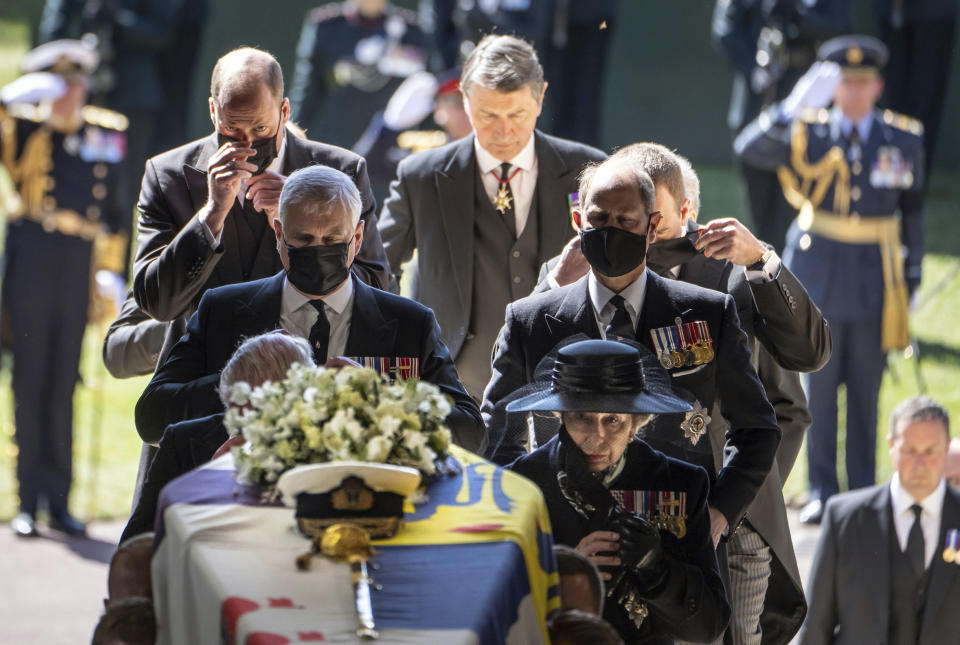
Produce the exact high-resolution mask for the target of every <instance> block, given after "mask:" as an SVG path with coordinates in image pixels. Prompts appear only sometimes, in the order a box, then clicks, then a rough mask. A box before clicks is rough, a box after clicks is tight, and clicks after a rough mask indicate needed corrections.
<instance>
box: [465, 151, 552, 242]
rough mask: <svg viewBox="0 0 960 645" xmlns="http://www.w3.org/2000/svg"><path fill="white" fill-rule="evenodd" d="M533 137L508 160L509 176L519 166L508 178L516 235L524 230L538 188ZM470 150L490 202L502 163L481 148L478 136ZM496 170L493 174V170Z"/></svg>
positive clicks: (493, 199) (496, 186) (494, 192)
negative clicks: (509, 178)
mask: <svg viewBox="0 0 960 645" xmlns="http://www.w3.org/2000/svg"><path fill="white" fill-rule="evenodd" d="M533 142H534V137H533V135H532V134H531V135H530V141H528V142H527V145H525V146H524V147H523V150H521V151H520V152H519V153H518V154H517V156H516V157H514V158H513V159H510V172H509V173H508V174H507V176H508V177H509V176H510V175H513V173H514V171H516V170H517V169H518V168H519V169H520V171H519V172H517V174H516V176H514V178H513V179H511V180H510V191H511V192H512V193H513V214H514V216H515V217H516V226H517V229H516V231H517V237H520V234H521V233H522V232H523V227H524V226H526V225H527V218H528V217H529V216H530V206H531V205H532V204H533V195H534V193H535V192H536V190H537V168H538V164H537V152H536V150H535V149H534V145H533ZM473 149H474V151H475V152H476V155H477V166H478V167H479V168H480V177H481V179H482V180H483V189H484V191H486V193H487V197H489V198H490V202H491V203H495V202H496V197H497V192H498V191H499V190H500V164H502V163H503V162H502V161H501V160H499V159H497V158H496V157H494V156H493V155H492V154H490V153H489V152H487V151H486V150H484V149H483V148H481V147H480V143H479V142H478V141H477V138H476V137H474V138H473ZM491 170H492V171H493V173H496V176H494V174H493V173H491V172H490V171H491Z"/></svg>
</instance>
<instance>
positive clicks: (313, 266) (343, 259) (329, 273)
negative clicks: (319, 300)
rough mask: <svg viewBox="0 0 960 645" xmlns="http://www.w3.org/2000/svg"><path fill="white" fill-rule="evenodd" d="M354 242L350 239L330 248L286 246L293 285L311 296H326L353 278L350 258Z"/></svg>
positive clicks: (290, 278)
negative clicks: (348, 259)
mask: <svg viewBox="0 0 960 645" xmlns="http://www.w3.org/2000/svg"><path fill="white" fill-rule="evenodd" d="M352 243H353V240H352V239H351V240H350V242H341V243H340V244H330V245H320V244H318V245H316V246H301V247H293V246H290V245H289V244H287V257H289V258H290V268H289V269H287V279H288V280H290V284H292V285H293V286H295V287H296V288H297V289H299V290H300V291H302V292H303V293H306V294H309V295H311V296H325V295H327V294H328V293H330V292H331V291H333V290H334V289H336V288H337V287H339V286H340V284H341V283H342V282H343V281H344V280H346V279H347V278H349V277H350V267H349V266H347V257H348V256H349V253H350V245H351V244H352Z"/></svg>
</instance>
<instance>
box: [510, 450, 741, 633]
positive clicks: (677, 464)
mask: <svg viewBox="0 0 960 645" xmlns="http://www.w3.org/2000/svg"><path fill="white" fill-rule="evenodd" d="M561 446H562V442H561V440H560V437H559V436H557V437H554V438H553V439H551V440H550V441H549V442H547V443H546V444H545V445H543V446H542V447H540V448H539V449H537V450H535V451H534V452H532V453H530V454H528V455H524V456H522V457H520V458H519V459H517V460H516V461H515V462H514V463H513V464H511V465H510V467H509V468H510V469H511V470H513V471H514V472H516V473H519V474H521V475H523V476H524V477H527V478H529V479H531V480H532V481H533V482H534V483H536V484H537V485H538V486H539V487H540V490H541V491H542V492H543V496H544V499H545V501H546V503H547V510H548V512H549V513H550V525H551V527H552V531H553V539H554V541H555V542H556V543H559V544H566V545H568V546H571V547H576V546H577V544H578V543H579V542H580V540H581V539H583V538H584V537H586V536H587V535H588V534H589V533H591V532H592V531H593V530H595V529H593V528H591V527H590V526H589V522H588V520H587V519H586V518H584V517H583V516H582V515H580V514H579V513H577V512H576V511H575V510H574V508H573V507H572V506H571V505H570V503H569V502H567V500H566V498H565V497H564V496H563V493H562V492H561V490H560V486H559V484H558V483H557V472H558V471H559V470H560V468H561V465H562V463H563V461H562V457H561V454H560V452H561ZM626 454H627V457H626V465H625V466H624V469H623V472H622V473H621V474H620V475H619V476H618V477H617V479H615V480H614V481H613V482H612V484H611V486H610V488H611V489H614V490H647V491H674V492H685V493H686V495H687V498H686V508H687V519H686V529H687V531H686V534H685V535H684V537H683V538H681V539H676V538H675V537H674V536H673V535H671V534H668V533H665V532H663V531H661V537H662V544H663V547H664V550H665V552H666V554H667V558H668V561H669V573H668V574H667V578H666V585H665V586H664V587H663V588H662V589H660V590H658V591H657V592H656V593H655V594H651V595H647V596H643V600H644V602H646V604H647V608H648V609H649V611H650V614H649V616H647V618H646V619H645V620H644V622H643V623H642V624H641V626H640V629H639V630H637V629H636V628H634V626H633V623H632V622H628V618H627V616H626V614H625V612H624V611H623V609H622V607H620V605H619V604H617V602H616V601H615V600H614V599H610V598H608V599H607V601H606V603H605V607H604V618H606V619H607V620H608V621H610V622H611V624H613V625H614V626H615V627H616V628H617V630H618V631H619V632H620V634H621V635H622V636H623V637H624V639H625V640H627V642H630V643H672V642H673V641H672V638H674V637H675V638H682V639H684V640H691V641H698V642H699V641H709V640H712V639H714V638H716V637H717V636H718V635H719V634H721V633H722V632H723V630H724V629H725V628H726V625H727V621H728V620H729V617H730V606H729V605H728V604H727V600H726V595H725V593H724V589H723V582H722V581H721V579H720V573H719V570H718V566H717V556H716V553H715V552H714V549H713V542H712V541H711V538H710V515H709V513H708V512H707V492H708V490H709V484H708V480H707V474H706V472H704V470H703V469H702V468H700V467H698V466H693V465H690V464H688V463H685V462H682V461H680V460H678V459H673V458H672V457H667V456H666V455H664V454H663V453H661V452H658V451H656V450H654V449H652V448H651V447H650V446H648V445H647V444H646V443H644V442H643V441H640V440H635V441H633V442H632V443H630V444H629V445H628V446H627V453H626Z"/></svg>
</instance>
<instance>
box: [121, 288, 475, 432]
mask: <svg viewBox="0 0 960 645" xmlns="http://www.w3.org/2000/svg"><path fill="white" fill-rule="evenodd" d="M284 277H285V273H283V272H280V273H278V274H277V275H275V276H273V277H270V278H264V279H262V280H256V281H253V282H247V283H242V284H235V285H227V286H224V287H220V288H218V289H214V290H211V291H210V292H208V293H206V294H204V296H203V298H202V299H201V300H200V306H199V307H198V308H197V311H196V313H195V314H194V315H193V316H192V317H191V318H190V322H189V323H188V324H187V332H186V334H185V335H184V337H183V338H182V339H181V340H180V341H179V342H178V343H177V344H176V345H175V346H174V348H173V351H172V352H171V353H170V356H169V357H168V358H167V359H166V361H164V362H163V363H162V364H161V365H160V367H159V368H158V369H157V371H156V373H155V374H154V376H153V379H152V380H151V381H150V383H149V385H147V388H146V390H144V392H143V395H142V396H141V397H140V400H139V401H137V408H136V419H137V430H138V431H139V432H140V436H141V437H142V438H143V440H144V441H146V442H148V443H155V442H156V441H158V440H159V439H160V436H161V433H162V432H163V429H164V428H165V427H166V426H167V425H169V424H171V423H177V422H179V421H183V420H185V419H194V418H197V417H201V416H204V415H208V414H214V413H217V412H222V411H223V405H222V404H221V402H220V399H219V397H218V396H217V391H216V390H217V384H218V383H219V380H220V370H222V369H223V366H224V365H225V364H226V363H227V361H228V360H229V359H230V357H231V356H232V355H233V352H234V350H235V349H236V348H237V345H239V344H240V341H241V340H242V339H244V338H248V337H250V336H256V335H258V334H262V333H265V332H267V331H271V330H273V329H277V328H278V327H279V326H280V306H281V299H282V293H283V281H284ZM353 283H354V295H353V309H352V310H351V311H352V313H351V321H350V332H349V334H348V335H347V345H346V348H345V354H346V355H347V356H379V357H390V358H395V357H416V358H418V359H419V361H420V377H421V378H422V379H423V380H424V381H427V382H430V383H433V384H434V385H436V386H438V387H439V388H440V390H441V391H443V392H444V393H446V394H447V395H449V396H450V397H451V398H452V399H453V404H454V410H453V412H451V414H450V416H449V417H448V419H447V423H448V424H449V425H450V429H451V431H452V432H453V436H454V440H455V441H457V442H458V443H459V444H460V445H466V446H467V447H473V448H475V447H476V446H477V445H479V443H480V441H479V428H480V413H479V410H477V404H476V403H475V402H474V401H473V399H472V398H470V396H469V395H468V394H467V393H466V392H465V391H464V389H463V386H462V385H461V384H460V380H459V379H458V378H457V370H456V368H455V367H454V366H453V362H452V361H451V359H450V352H448V351H447V348H446V346H444V344H443V342H442V341H440V339H439V336H440V330H439V328H438V327H437V322H436V319H435V318H434V317H433V312H432V311H430V310H429V309H427V308H426V307H424V306H422V305H420V304H417V303H415V302H413V301H412V300H409V299H407V298H402V297H400V296H395V295H392V294H389V293H386V292H384V291H380V290H379V289H374V288H372V287H369V286H367V285H366V284H364V283H363V282H361V281H360V280H359V279H358V278H356V277H354V278H353Z"/></svg>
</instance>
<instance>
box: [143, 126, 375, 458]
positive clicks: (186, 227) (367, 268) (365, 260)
mask: <svg viewBox="0 0 960 645" xmlns="http://www.w3.org/2000/svg"><path fill="white" fill-rule="evenodd" d="M286 146H287V147H286V151H285V158H284V162H283V168H284V172H286V173H288V174H289V173H291V172H293V171H294V170H296V169H297V168H303V167H305V166H308V165H310V164H323V165H326V166H330V167H332V168H336V169H337V170H340V171H343V172H344V173H346V174H347V175H349V176H350V177H351V178H353V180H354V182H355V183H356V184H357V187H358V188H359V189H360V196H361V197H362V199H363V205H362V214H361V219H362V220H363V221H364V222H365V226H364V238H363V246H362V247H361V249H360V253H359V255H358V256H357V259H356V261H355V262H354V264H353V267H354V268H353V272H354V274H355V275H357V276H358V277H360V278H361V279H362V280H363V281H364V282H366V283H368V284H372V285H374V286H377V287H382V288H389V286H390V273H389V269H388V265H387V259H386V256H385V255H384V252H383V247H382V245H381V243H380V235H379V234H378V233H377V216H376V213H375V211H374V208H375V204H374V201H373V196H372V194H371V193H370V185H369V182H368V180H367V171H366V162H365V161H364V160H363V158H362V157H358V156H357V155H355V154H353V153H352V152H349V151H347V150H343V149H341V148H337V147H334V146H330V145H326V144H323V143H317V142H315V141H308V140H306V139H301V138H299V137H296V136H291V135H290V133H289V132H288V133H287V134H286ZM217 149H218V146H217V137H216V134H211V135H210V136H208V137H205V138H203V139H198V140H197V141H194V142H192V143H188V144H186V145H183V146H181V147H179V148H174V149H173V150H169V151H167V152H164V153H163V154H160V155H158V156H156V157H154V158H152V159H150V160H149V161H147V165H146V169H145V171H144V175H143V186H142V188H141V191H140V202H139V203H138V204H137V210H138V211H139V212H140V219H139V231H138V246H137V255H136V258H135V259H134V264H133V271H134V276H133V293H134V297H135V298H136V301H137V304H138V305H139V306H140V308H141V309H142V310H143V311H144V312H145V313H147V314H148V315H150V316H151V317H153V318H155V319H157V320H163V321H174V322H173V324H171V325H170V326H169V328H168V330H167V337H166V340H165V343H164V348H163V352H161V359H162V358H163V357H164V356H166V354H167V352H169V350H170V347H172V346H173V343H175V342H176V341H177V339H178V338H180V336H181V335H182V334H183V330H184V327H185V325H186V321H187V319H188V318H189V317H190V314H192V313H193V311H194V309H195V308H196V306H197V304H198V303H199V301H200V297H201V296H202V295H203V293H204V291H206V290H207V289H212V288H214V287H219V286H221V285H226V284H233V283H236V282H243V281H244V276H243V269H242V266H243V265H242V263H241V258H240V252H239V245H238V237H237V236H238V233H237V220H238V219H239V218H240V217H242V212H241V208H240V205H239V202H237V201H235V202H234V206H233V208H232V209H231V211H230V214H229V215H227V219H226V221H225V222H224V227H223V232H222V237H221V244H220V246H219V247H218V248H217V249H215V250H213V249H211V248H210V244H209V242H208V241H207V238H206V237H205V235H204V232H203V225H202V224H201V222H200V220H199V218H198V217H197V215H196V213H197V212H198V211H199V210H200V209H201V208H202V207H203V205H204V204H205V203H206V201H207V170H206V169H207V163H208V160H209V158H210V156H211V155H212V154H213V153H214V152H216V151H217ZM282 268H283V267H282V265H281V264H280V256H279V255H278V254H277V251H276V237H275V235H274V231H273V228H272V227H271V226H267V227H266V228H265V229H264V231H263V235H262V236H261V239H260V246H259V250H258V252H257V256H256V258H255V260H254V262H253V268H252V270H251V271H250V275H249V276H248V278H247V279H249V280H256V279H259V278H265V277H268V276H271V275H273V274H275V273H276V272H277V271H279V270H281V269H282ZM156 434H157V436H156V438H157V439H159V430H158V431H157V433H156Z"/></svg>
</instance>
